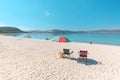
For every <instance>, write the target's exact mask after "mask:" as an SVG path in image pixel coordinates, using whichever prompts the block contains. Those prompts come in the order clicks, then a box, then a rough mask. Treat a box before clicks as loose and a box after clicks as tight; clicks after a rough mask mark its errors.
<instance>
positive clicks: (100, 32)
mask: <svg viewBox="0 0 120 80" xmlns="http://www.w3.org/2000/svg"><path fill="white" fill-rule="evenodd" d="M29 32H30V33H51V34H59V33H90V34H93V33H97V34H117V33H120V29H118V30H92V31H70V30H58V29H53V30H46V31H40V30H34V31H29Z"/></svg>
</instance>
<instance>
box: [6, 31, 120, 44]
mask: <svg viewBox="0 0 120 80" xmlns="http://www.w3.org/2000/svg"><path fill="white" fill-rule="evenodd" d="M7 35H8V36H16V37H19V38H24V37H25V36H27V35H29V36H31V38H34V39H46V38H48V39H51V38H52V37H54V36H65V37H67V38H68V39H70V40H71V41H72V42H83V43H89V42H93V43H95V44H109V45H118V46H120V34H87V33H73V34H7Z"/></svg>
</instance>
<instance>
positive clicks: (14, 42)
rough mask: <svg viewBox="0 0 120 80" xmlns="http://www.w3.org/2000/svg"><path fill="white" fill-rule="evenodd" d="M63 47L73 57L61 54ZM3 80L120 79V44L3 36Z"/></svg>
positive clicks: (0, 66) (0, 57)
mask: <svg viewBox="0 0 120 80" xmlns="http://www.w3.org/2000/svg"><path fill="white" fill-rule="evenodd" d="M63 48H68V49H70V50H71V51H74V52H73V54H71V58H59V54H58V53H59V52H60V51H62V50H63ZM80 50H87V51H88V52H89V54H88V62H87V63H86V62H85V61H84V60H80V61H79V60H78V58H79V54H78V52H79V51H80ZM0 80H120V46H111V45H98V44H91V45H90V44H88V43H75V42H70V43H58V42H52V41H49V40H39V39H29V38H24V39H20V38H16V37H8V36H0Z"/></svg>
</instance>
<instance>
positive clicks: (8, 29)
mask: <svg viewBox="0 0 120 80" xmlns="http://www.w3.org/2000/svg"><path fill="white" fill-rule="evenodd" d="M24 32H25V31H22V30H20V29H18V28H16V27H9V26H3V27H0V33H24Z"/></svg>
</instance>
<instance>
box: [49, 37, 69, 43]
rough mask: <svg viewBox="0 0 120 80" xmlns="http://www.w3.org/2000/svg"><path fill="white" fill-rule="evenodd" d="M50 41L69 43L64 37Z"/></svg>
mask: <svg viewBox="0 0 120 80" xmlns="http://www.w3.org/2000/svg"><path fill="white" fill-rule="evenodd" d="M51 40H52V41H55V42H64V43H66V42H71V41H70V40H69V39H68V38H66V37H64V36H55V37H53V38H52V39H51Z"/></svg>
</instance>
